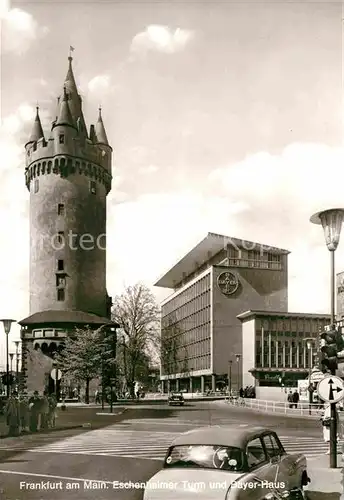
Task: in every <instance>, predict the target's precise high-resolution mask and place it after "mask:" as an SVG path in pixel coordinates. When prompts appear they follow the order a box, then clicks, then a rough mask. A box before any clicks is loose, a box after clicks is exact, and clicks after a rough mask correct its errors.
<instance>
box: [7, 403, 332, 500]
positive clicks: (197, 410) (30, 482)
mask: <svg viewBox="0 0 344 500" xmlns="http://www.w3.org/2000/svg"><path fill="white" fill-rule="evenodd" d="M80 411H81V412H82V411H83V410H82V408H80ZM99 411H101V410H99ZM226 424H228V425H235V426H237V427H238V428H245V427H247V426H250V425H263V426H266V427H269V428H272V429H274V430H276V431H277V432H278V434H279V436H280V437H281V441H282V442H283V444H284V446H285V448H286V450H287V451H289V452H293V451H295V452H299V451H300V452H304V453H305V454H306V456H307V457H308V459H310V460H312V458H313V457H316V456H318V455H319V454H321V453H323V452H324V451H325V447H324V444H323V442H322V430H321V425H320V422H319V421H318V420H308V419H301V418H294V417H285V416H283V415H265V414H262V413H261V414H257V413H253V412H251V411H250V410H247V409H245V408H240V407H234V408H233V407H229V406H226V405H225V404H224V403H223V402H209V403H206V402H190V403H188V404H186V405H185V407H181V408H180V407H172V408H171V407H168V406H167V405H161V406H158V407H157V406H151V407H150V406H149V405H147V406H145V407H142V406H141V407H138V408H135V407H132V406H131V407H130V409H128V411H127V412H126V413H124V414H123V420H122V421H120V422H117V423H115V424H113V425H110V426H108V427H105V428H102V429H95V430H89V429H86V430H85V429H84V430H70V431H60V432H58V433H53V434H46V435H44V434H37V435H36V436H23V437H20V438H8V439H3V440H1V441H0V462H1V463H0V485H1V486H0V491H1V493H2V495H1V496H0V498H1V499H4V500H24V499H25V500H50V499H52V500H83V499H85V500H86V499H91V498H95V497H97V499H98V500H103V499H104V500H105V499H106V500H107V499H118V500H142V496H143V492H142V489H140V485H139V484H136V485H135V483H144V482H145V481H147V480H148V479H149V478H150V477H151V476H152V475H153V474H154V473H155V472H157V471H158V470H159V469H160V468H161V464H162V460H163V457H164V454H165V451H166V449H167V447H168V445H169V444H170V442H171V441H172V439H173V438H174V437H175V436H176V435H178V434H179V433H181V432H184V431H186V430H190V429H192V428H194V427H199V426H204V425H226ZM96 481H98V482H99V481H101V482H102V483H100V484H99V483H96ZM118 483H124V486H123V487H121V486H120V485H119V484H118Z"/></svg>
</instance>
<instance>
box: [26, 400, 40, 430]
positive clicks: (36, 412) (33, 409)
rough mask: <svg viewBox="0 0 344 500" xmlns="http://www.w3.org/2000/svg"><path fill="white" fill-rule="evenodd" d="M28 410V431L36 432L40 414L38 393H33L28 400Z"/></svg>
mask: <svg viewBox="0 0 344 500" xmlns="http://www.w3.org/2000/svg"><path fill="white" fill-rule="evenodd" d="M29 408H30V431H31V432H37V431H38V428H39V424H40V422H39V420H40V412H41V399H40V397H39V392H38V391H34V393H33V396H32V397H31V398H30V399H29Z"/></svg>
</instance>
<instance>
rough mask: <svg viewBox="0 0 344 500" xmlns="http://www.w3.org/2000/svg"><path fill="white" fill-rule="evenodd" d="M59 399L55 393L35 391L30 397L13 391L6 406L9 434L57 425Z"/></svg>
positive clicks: (15, 434) (14, 434)
mask: <svg viewBox="0 0 344 500" xmlns="http://www.w3.org/2000/svg"><path fill="white" fill-rule="evenodd" d="M56 408H57V400H56V397H55V395H54V394H50V395H49V394H48V393H47V392H44V393H43V395H42V396H40V395H39V392H38V391H34V393H33V395H32V396H31V397H30V398H29V397H28V396H26V395H25V394H22V395H20V396H18V393H17V392H16V391H13V392H12V394H11V396H10V397H9V399H8V401H7V403H6V406H5V410H4V413H5V417H6V423H7V426H8V435H9V436H19V435H20V434H21V433H26V432H37V431H38V430H41V429H42V430H43V429H49V428H53V427H55V420H56Z"/></svg>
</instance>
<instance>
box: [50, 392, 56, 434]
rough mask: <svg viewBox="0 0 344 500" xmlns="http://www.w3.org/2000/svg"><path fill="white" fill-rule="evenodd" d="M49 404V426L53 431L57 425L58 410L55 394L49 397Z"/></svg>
mask: <svg viewBox="0 0 344 500" xmlns="http://www.w3.org/2000/svg"><path fill="white" fill-rule="evenodd" d="M48 402H49V413H48V425H49V427H50V428H51V429H53V428H54V427H55V425H56V408H57V399H56V397H55V394H50V396H49V397H48Z"/></svg>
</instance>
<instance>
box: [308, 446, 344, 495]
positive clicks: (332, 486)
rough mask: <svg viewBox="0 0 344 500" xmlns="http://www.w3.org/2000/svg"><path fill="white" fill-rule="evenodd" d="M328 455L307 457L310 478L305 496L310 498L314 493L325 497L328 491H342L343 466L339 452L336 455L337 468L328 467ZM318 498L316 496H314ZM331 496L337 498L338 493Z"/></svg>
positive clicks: (343, 462)
mask: <svg viewBox="0 0 344 500" xmlns="http://www.w3.org/2000/svg"><path fill="white" fill-rule="evenodd" d="M329 463H330V458H329V455H321V456H319V457H316V458H308V460H307V466H308V467H307V469H308V476H309V477H310V479H311V482H310V483H309V485H308V487H307V488H306V491H307V498H309V500H312V499H313V498H315V494H316V493H317V494H318V495H319V494H323V496H322V497H321V498H324V499H326V498H327V495H325V494H328V493H337V494H340V493H343V491H344V486H343V483H344V480H343V477H344V476H343V467H344V461H343V460H342V457H341V455H340V454H338V455H337V468H336V469H330V464H329ZM316 498H318V497H316ZM333 498H338V499H339V495H338V496H336V497H333Z"/></svg>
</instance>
